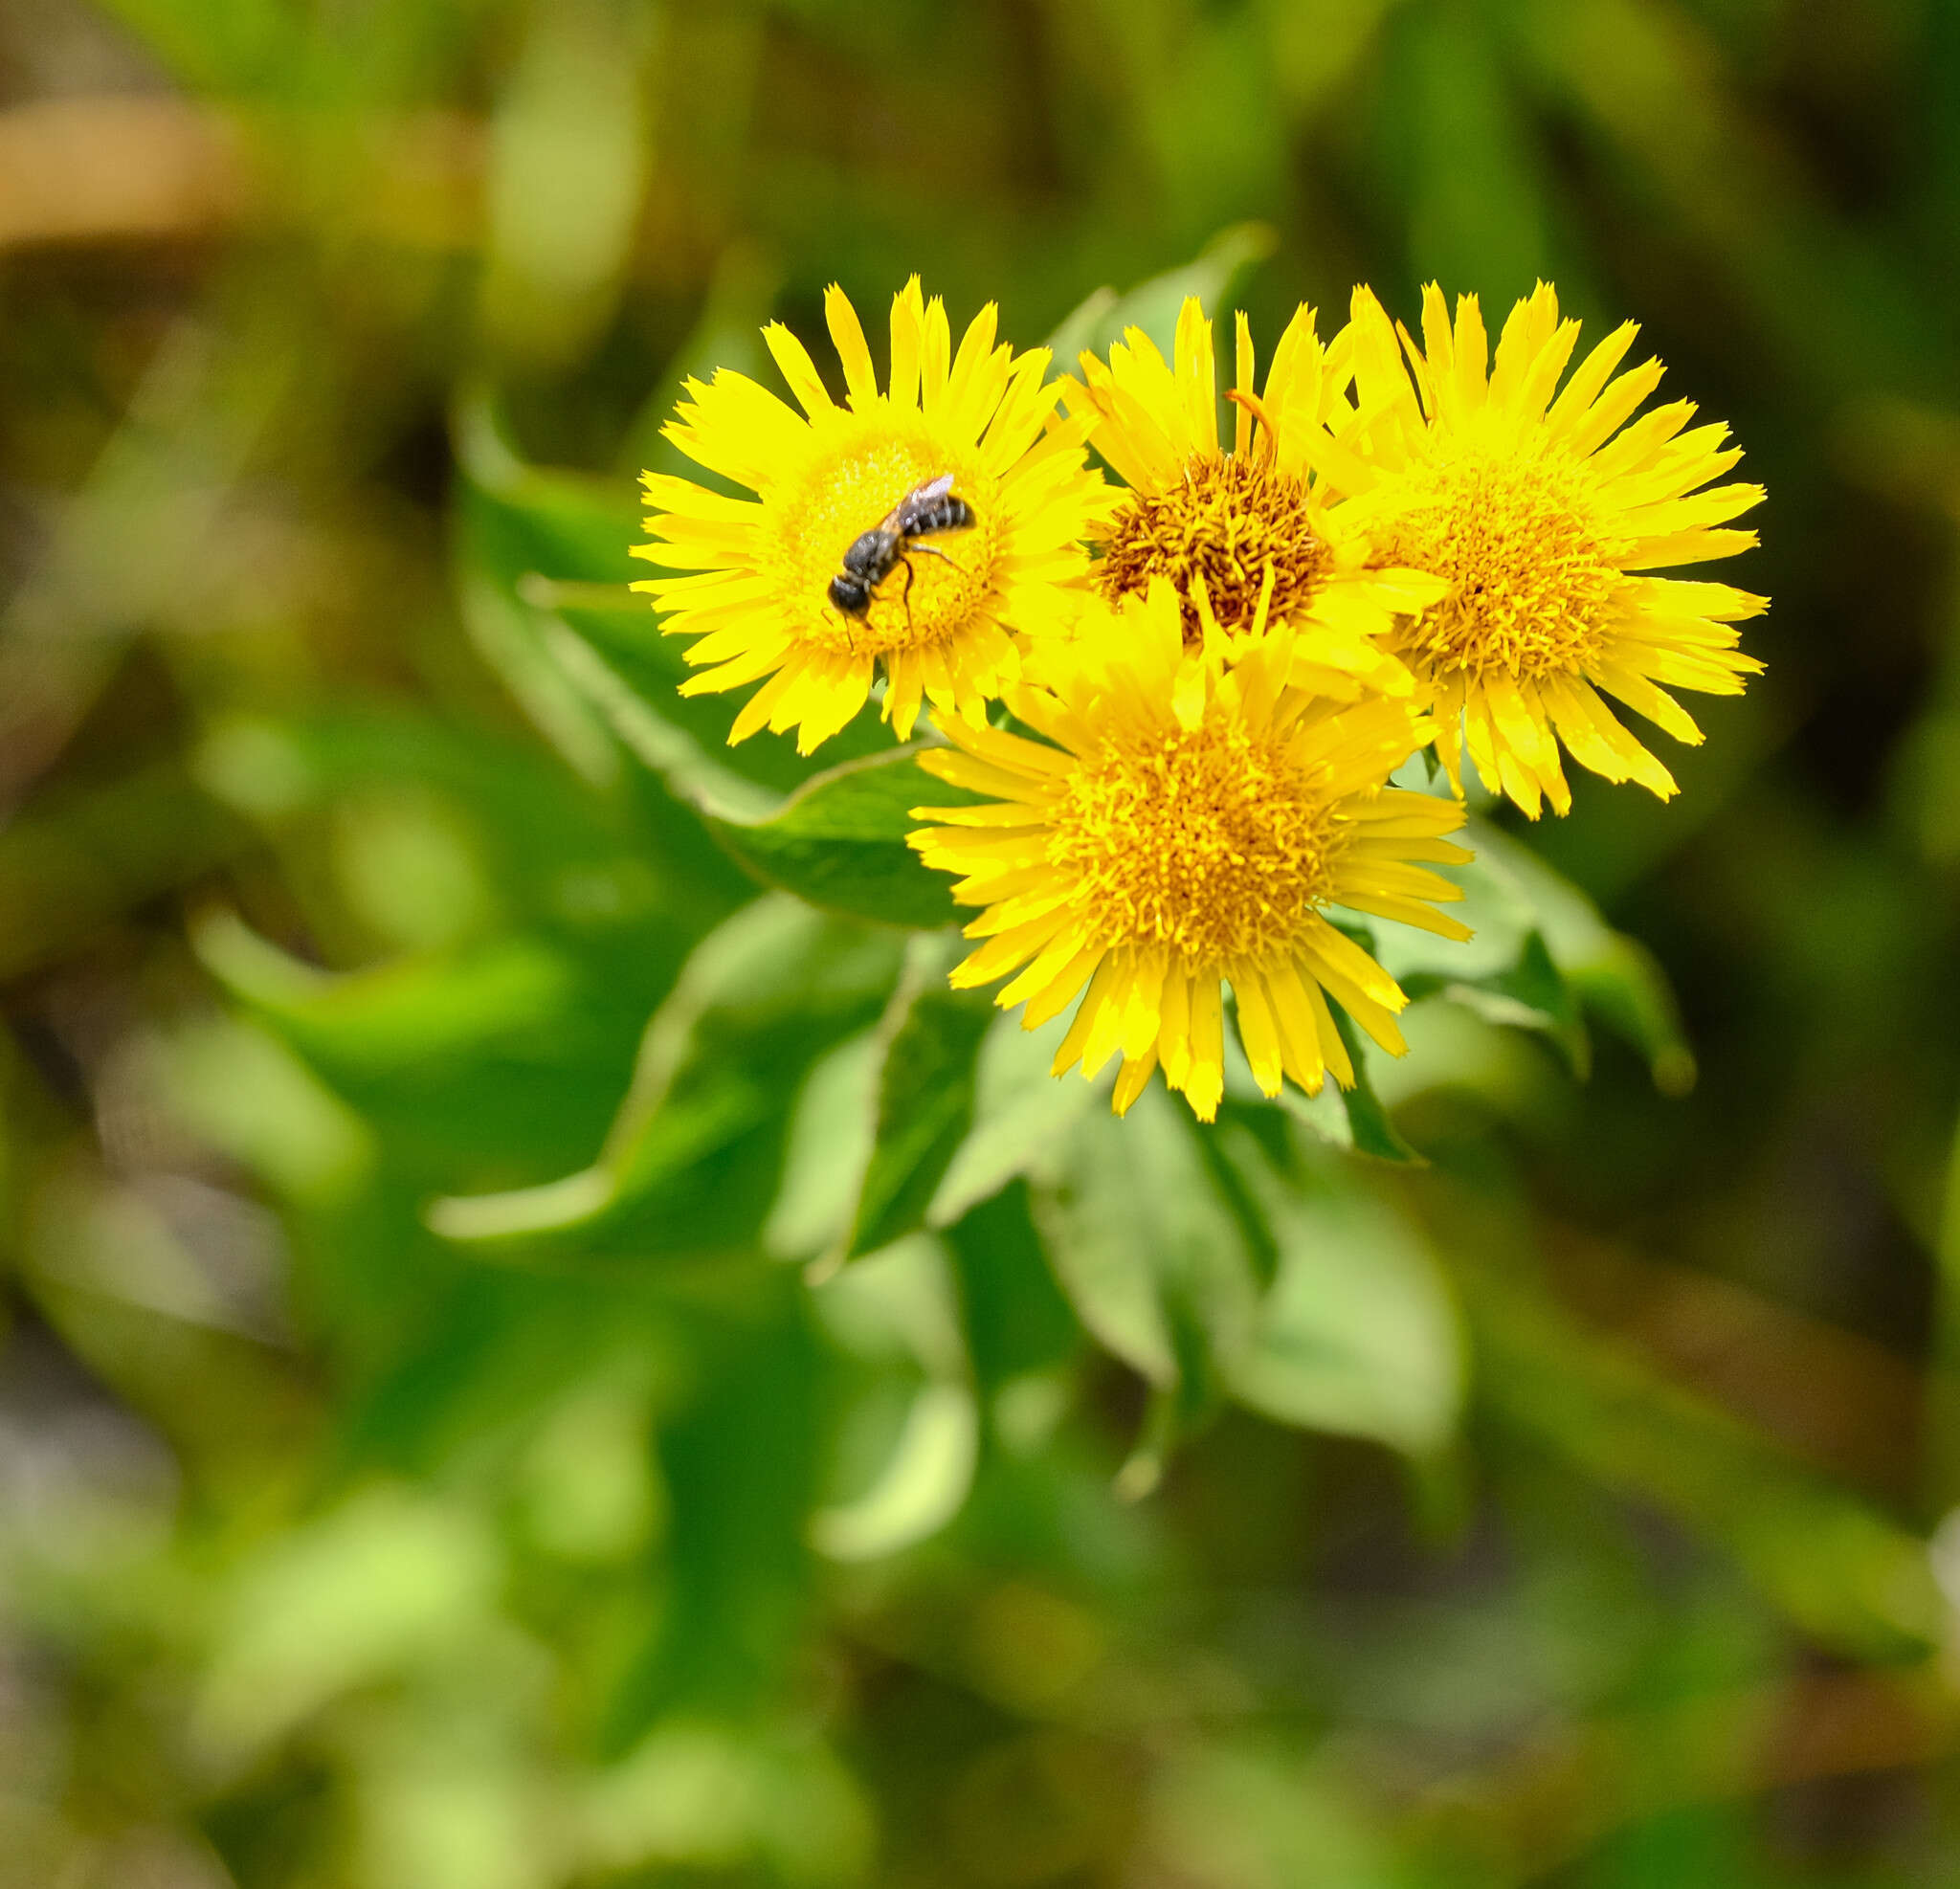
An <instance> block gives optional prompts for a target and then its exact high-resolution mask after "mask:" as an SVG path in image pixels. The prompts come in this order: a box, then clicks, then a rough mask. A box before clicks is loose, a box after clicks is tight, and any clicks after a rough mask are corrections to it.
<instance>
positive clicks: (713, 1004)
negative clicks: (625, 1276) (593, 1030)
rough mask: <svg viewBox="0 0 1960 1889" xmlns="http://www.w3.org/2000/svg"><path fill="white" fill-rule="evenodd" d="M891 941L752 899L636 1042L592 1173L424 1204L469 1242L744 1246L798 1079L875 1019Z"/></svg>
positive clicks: (894, 958)
mask: <svg viewBox="0 0 1960 1889" xmlns="http://www.w3.org/2000/svg"><path fill="white" fill-rule="evenodd" d="M899 963H900V946H899V945H898V941H897V940H896V939H893V938H890V937H888V936H885V935H883V934H878V933H866V932H864V931H861V930H859V929H857V928H855V927H852V926H848V925H844V924H840V923H838V922H836V921H835V920H829V919H825V918H823V917H822V916H820V915H819V914H818V913H816V912H813V911H812V910H810V909H809V907H808V906H805V905H800V904H798V903H796V902H795V901H794V900H788V899H776V898H771V899H762V900H757V901H756V902H755V903H754V904H752V905H750V906H747V907H746V908H745V909H744V910H743V911H741V912H738V913H737V914H736V915H735V916H734V918H732V919H730V920H729V921H728V922H726V923H725V924H724V925H722V926H721V927H719V928H718V929H717V930H716V931H715V932H713V933H711V934H710V935H709V936H708V937H707V938H706V939H704V940H703V941H702V944H701V945H699V946H698V947H697V948H696V950H695V952H694V954H693V956H692V957H690V958H689V960H688V962H687V964H686V966H685V967H683V968H682V970H681V973H680V976H679V979H678V980H677V981H676V983H675V986H674V989H673V991H672V993H671V994H670V995H669V996H668V998H667V1000H666V1002H665V1003H663V1004H662V1005H661V1006H660V1008H659V1010H658V1011H656V1013H655V1015H654V1018H653V1020H652V1022H651V1023H649V1024H648V1026H647V1028H646V1033H645V1034H644V1036H643V1037H642V1039H641V1044H640V1052H639V1056H638V1061H637V1064H636V1066H635V1071H634V1077H633V1082H632V1086H631V1088H630V1090H629V1092H628V1094H627V1097H626V1100H625V1101H624V1103H623V1104H622V1105H621V1107H620V1109H619V1111H618V1114H617V1115H616V1117H615V1118H614V1121H613V1124H612V1130H611V1131H610V1133H609V1134H608V1135H607V1137H606V1141H605V1145H604V1146H603V1148H602V1149H601V1151H600V1154H599V1156H598V1159H597V1160H596V1161H594V1162H593V1163H592V1164H591V1166H590V1167H588V1168H585V1169H582V1170H580V1171H579V1172H577V1173H575V1174H571V1175H567V1176H565V1177H563V1178H561V1179H559V1180H556V1181H552V1182H550V1183H548V1184H546V1185H545V1186H542V1187H534V1188H522V1189H512V1190H509V1191H506V1192H502V1193H495V1194H479V1195H469V1196H453V1197H447V1198H443V1199H439V1200H437V1201H435V1202H434V1203H433V1204H432V1205H431V1206H430V1208H429V1210H428V1213H427V1219H428V1222H429V1225H430V1226H431V1227H432V1228H433V1229H434V1231H435V1232H436V1233H440V1234H441V1235H443V1236H444V1237H445V1238H448V1239H452V1240H457V1241H461V1242H465V1243H469V1244H478V1243H481V1242H492V1243H501V1242H509V1241H513V1240H515V1241H520V1242H528V1241H534V1240H537V1239H539V1238H548V1239H549V1241H550V1243H551V1246H552V1248H553V1250H554V1251H577V1252H585V1253H597V1252H602V1251H603V1252H609V1253H621V1252H628V1253H648V1252H670V1251H677V1250H687V1251H697V1250H709V1251H712V1250H718V1249H721V1248H724V1247H727V1246H732V1245H737V1244H741V1243H743V1242H746V1241H748V1240H752V1239H754V1238H755V1237H756V1236H757V1235H758V1234H759V1233H760V1230H761V1227H762V1224H763V1221H764V1218H765V1216H766V1215H767V1213H768V1208H769V1203H770V1201H771V1200H772V1199H773V1198H774V1195H775V1192H776V1187H777V1183H778V1180H779V1178H780V1176H781V1172H782V1167H783V1152H784V1145H785V1141H786V1138H787V1135H788V1130H789V1123H790V1118H791V1109H792V1107H793V1105H794V1103H795V1100H796V1094H797V1088H798V1085H799V1083H800V1081H801V1079H802V1077H803V1074H804V1072H805V1071H806V1070H807V1069H809V1068H810V1067H811V1065H812V1064H813V1062H815V1061H816V1060H817V1058H818V1057H819V1056H822V1055H823V1053H824V1052H825V1051H827V1050H829V1049H831V1048H832V1047H833V1046H835V1044H836V1043H838V1042H839V1041H841V1040H842V1039H844V1038H846V1037H848V1036H849V1035H851V1034H852V1033H854V1032H857V1031H858V1030H861V1029H862V1028H863V1027H864V1026H865V1025H866V1024H868V1023H869V1022H870V1021H871V1020H872V1019H873V1018H874V1017H876V1016H877V1015H878V1014H879V1013H880V1011H883V1010H884V1008H885V1007H886V1004H887V1002H888V999H889V993H890V990H891V987H892V985H893V982H894V981H895V978H896V975H897V973H898V969H899Z"/></svg>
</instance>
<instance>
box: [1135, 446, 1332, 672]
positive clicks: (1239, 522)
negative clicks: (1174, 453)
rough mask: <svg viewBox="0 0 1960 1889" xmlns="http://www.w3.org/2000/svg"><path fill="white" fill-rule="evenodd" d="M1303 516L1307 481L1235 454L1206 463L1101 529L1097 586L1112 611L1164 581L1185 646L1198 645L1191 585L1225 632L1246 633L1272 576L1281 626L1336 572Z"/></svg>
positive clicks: (1195, 463) (1145, 495)
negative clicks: (1180, 618) (1177, 605)
mask: <svg viewBox="0 0 1960 1889" xmlns="http://www.w3.org/2000/svg"><path fill="white" fill-rule="evenodd" d="M1307 516H1308V515H1307V509H1306V486H1305V485H1304V483H1303V481H1302V480H1300V479H1298V478H1293V477H1292V476H1291V475H1289V474H1286V473H1282V472H1280V471H1278V470H1277V469H1275V468H1274V467H1272V466H1271V465H1268V464H1266V463H1264V462H1263V461H1261V460H1258V459H1254V458H1250V457H1244V458H1242V457H1240V456H1237V455H1236V454H1220V453H1214V454H1207V455H1201V456H1198V457H1195V458H1192V459H1190V460H1188V461H1187V462H1186V464H1185V468H1184V478H1183V479H1182V480H1181V481H1180V482H1179V483H1178V484H1176V485H1172V486H1168V487H1166V488H1165V489H1163V490H1161V491H1156V492H1148V491H1132V492H1131V493H1129V494H1128V495H1127V496H1126V497H1125V500H1124V501H1123V503H1122V505H1121V506H1119V507H1118V509H1117V511H1116V514H1115V516H1114V517H1113V518H1111V520H1110V521H1109V523H1108V525H1107V526H1106V527H1105V528H1104V531H1103V543H1102V559H1101V562H1100V563H1099V564H1098V565H1097V567H1096V582H1097V584H1098V586H1099V588H1100V589H1102V592H1103V595H1104V596H1105V597H1107V598H1108V599H1109V600H1110V602H1112V603H1114V602H1115V601H1116V600H1117V599H1118V598H1119V597H1124V596H1128V595H1130V594H1132V593H1134V592H1142V591H1145V590H1147V589H1149V585H1150V580H1151V579H1152V578H1153V577H1168V578H1169V580H1170V582H1171V584H1172V585H1173V586H1174V587H1175V589H1176V590H1177V594H1178V596H1179V598H1180V599H1182V601H1183V606H1184V639H1185V641H1186V642H1187V643H1195V642H1196V641H1197V640H1198V637H1199V634H1200V624H1199V617H1198V611H1197V606H1196V604H1195V603H1194V602H1193V601H1192V594H1193V587H1194V581H1195V580H1197V579H1200V578H1201V579H1203V581H1204V587H1205V591H1206V594H1207V595H1208V596H1209V597H1210V599H1211V605H1212V611H1213V614H1214V616H1216V618H1217V619H1218V622H1219V624H1220V626H1221V627H1222V628H1224V629H1226V630H1231V631H1243V630H1250V629H1251V628H1252V627H1253V624H1254V621H1255V620H1256V618H1257V617H1258V605H1259V596H1260V593H1261V591H1262V590H1263V589H1264V588H1265V585H1266V582H1267V578H1268V575H1269V574H1270V576H1271V580H1272V586H1273V594H1272V603H1271V607H1270V611H1271V620H1272V621H1273V622H1276V623H1277V622H1281V621H1283V620H1285V619H1286V618H1287V617H1289V616H1290V615H1291V614H1292V613H1293V612H1294V611H1297V610H1299V609H1301V608H1303V606H1304V605H1305V604H1307V603H1308V602H1309V601H1310V600H1311V599H1312V597H1313V594H1314V592H1315V591H1316V590H1317V589H1319V588H1320V584H1321V580H1322V579H1323V578H1324V577H1325V575H1326V574H1327V571H1328V569H1329V568H1330V567H1331V566H1332V563H1333V556H1332V553H1331V552H1330V551H1329V550H1328V548H1327V546H1326V544H1324V543H1323V542H1322V541H1321V539H1319V538H1318V537H1316V536H1315V535H1314V532H1313V530H1312V529H1311V527H1310V526H1309V524H1308V522H1307Z"/></svg>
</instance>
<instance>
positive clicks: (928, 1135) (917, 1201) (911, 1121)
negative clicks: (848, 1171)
mask: <svg viewBox="0 0 1960 1889" xmlns="http://www.w3.org/2000/svg"><path fill="white" fill-rule="evenodd" d="M919 946H920V947H919V948H915V949H914V951H913V953H912V959H913V967H912V968H913V970H914V975H913V977H912V979H911V988H910V989H905V988H904V987H902V990H903V993H904V995H905V998H906V1001H905V1003H904V1005H903V1008H902V1015H901V1016H899V1017H896V1018H895V1019H894V1020H893V1027H892V1028H891V1030H890V1032H889V1033H888V1035H887V1036H886V1039H885V1049H884V1060H883V1068H882V1070H881V1072H880V1078H879V1090H878V1119H877V1124H876V1129H875V1133H874V1138H873V1142H872V1146H871V1153H870V1159H869V1161H868V1162H867V1163H866V1165H865V1167H864V1172H863V1180H862V1182H861V1183H860V1185H859V1189H858V1194H857V1211H856V1214H855V1216H854V1218H853V1222H852V1226H851V1231H850V1234H849V1237H848V1239H847V1241H846V1244H845V1249H844V1255H843V1256H844V1257H845V1258H851V1257H854V1256H857V1254H860V1253H869V1252H870V1251H872V1250H873V1249H874V1248H876V1247H880V1246H884V1245H886V1244H888V1243H889V1242H890V1241H892V1240H895V1239H897V1238H899V1237H900V1236H901V1235H902V1234H903V1233H911V1232H913V1231H914V1230H915V1229H917V1228H920V1227H923V1226H924V1225H925V1222H926V1214H927V1211H928V1210H929V1209H930V1207H931V1205H932V1203H933V1198H934V1194H935V1192H936V1190H937V1189H938V1187H939V1183H940V1181H941V1179H942V1178H943V1177H944V1175H945V1173H946V1170H947V1167H949V1166H950V1165H951V1162H952V1159H953V1156H954V1154H955V1153H956V1152H957V1151H958V1150H959V1147H960V1145H961V1144H962V1142H963V1141H964V1140H965V1139H966V1135H967V1131H968V1129H969V1126H970V1125H971V1122H972V1119H973V1094H974V1083H975V1065H976V1063H977V1060H978V1057H979V1053H980V1046H981V1043H982V1041H983V1040H984V1039H985V1037H986V1035H987V1033H988V1030H989V1028H990V1026H991V1023H992V1020H993V1006H992V1004H991V1001H990V1000H989V998H988V997H987V995H986V994H985V993H984V992H980V991H971V990H954V989H949V988H948V987H947V981H946V969H947V958H948V957H949V956H950V955H951V954H950V953H949V952H948V951H947V949H946V948H945V947H944V946H943V945H941V944H940V943H939V941H937V940H932V941H923V940H922V941H919Z"/></svg>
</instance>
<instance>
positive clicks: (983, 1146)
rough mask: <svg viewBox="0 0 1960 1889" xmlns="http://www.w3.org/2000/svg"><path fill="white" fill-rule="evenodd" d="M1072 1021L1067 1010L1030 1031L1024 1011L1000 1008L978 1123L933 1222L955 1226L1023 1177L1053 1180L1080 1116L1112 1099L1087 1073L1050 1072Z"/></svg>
mask: <svg viewBox="0 0 1960 1889" xmlns="http://www.w3.org/2000/svg"><path fill="white" fill-rule="evenodd" d="M1068 1024H1069V1019H1068V1016H1067V1014H1066V1013H1064V1014H1062V1015H1061V1016H1058V1017H1056V1018H1054V1019H1052V1020H1051V1021H1050V1022H1048V1023H1045V1024H1043V1025H1042V1026H1041V1027H1040V1028H1039V1029H1038V1030H1024V1029H1023V1028H1022V1027H1021V1020H1020V1017H1019V1016H1018V1015H1017V1014H1013V1013H1011V1012H1007V1011H996V1012H995V1015H994V1018H993V1022H992V1024H991V1026H990V1027H989V1029H988V1032H987V1034H986V1037H985V1039H984V1040H983V1041H982V1043H981V1045H980V1053H979V1056H978V1058H977V1061H976V1063H975V1067H974V1076H973V1122H972V1126H971V1127H970V1128H969V1131H968V1133H967V1136H966V1138H965V1140H963V1141H962V1142H961V1143H960V1145H959V1147H958V1148H957V1150H955V1152H954V1154H953V1157H952V1159H951V1160H950V1161H949V1162H948V1163H947V1169H946V1173H945V1175H944V1176H943V1177H942V1179H941V1181H940V1184H939V1187H938V1189H937V1190H936V1191H935V1193H934V1194H933V1197H932V1204H931V1205H930V1206H929V1207H928V1208H927V1210H926V1214H925V1219H926V1224H927V1225H928V1226H932V1227H949V1226H951V1225H952V1224H953V1223H954V1222H955V1221H957V1220H960V1219H962V1218H963V1217H964V1216H965V1215H966V1214H967V1212H968V1211H969V1210H970V1209H972V1208H973V1207H975V1206H977V1205H978V1204H979V1203H980V1202H982V1201H985V1200H990V1199H991V1198H992V1197H993V1196H994V1195H995V1194H997V1193H998V1192H999V1191H1000V1190H1001V1189H1003V1188H1004V1187H1006V1186H1007V1185H1008V1184H1009V1183H1010V1182H1012V1181H1014V1180H1017V1179H1020V1178H1021V1177H1023V1176H1027V1175H1036V1174H1039V1175H1041V1176H1042V1177H1044V1178H1046V1179H1053V1178H1054V1177H1055V1176H1056V1174H1057V1173H1058V1171H1059V1164H1060V1162H1061V1160H1062V1156H1063V1151H1064V1150H1065V1149H1066V1148H1067V1146H1068V1145H1069V1139H1070V1132H1071V1130H1072V1128H1073V1126H1074V1123H1075V1122H1076V1120H1077V1118H1078V1117H1079V1116H1080V1115H1081V1114H1082V1113H1083V1112H1084V1111H1085V1110H1088V1109H1091V1108H1103V1107H1105V1106H1106V1105H1107V1104H1106V1101H1105V1099H1104V1092H1103V1090H1102V1089H1100V1088H1099V1087H1098V1085H1097V1084H1095V1083H1093V1082H1085V1081H1083V1080H1082V1078H1081V1077H1080V1075H1079V1074H1076V1073H1074V1072H1070V1073H1068V1074H1065V1075H1062V1076H1059V1077H1057V1076H1053V1075H1051V1074H1050V1073H1049V1072H1050V1069H1051V1067H1052V1066H1053V1064H1054V1061H1055V1053H1056V1051H1057V1050H1058V1048H1059V1047H1060V1045H1061V1039H1062V1037H1063V1036H1064V1035H1066V1034H1067V1033H1068Z"/></svg>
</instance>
